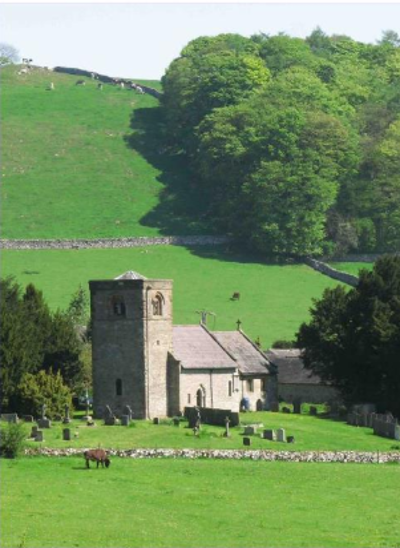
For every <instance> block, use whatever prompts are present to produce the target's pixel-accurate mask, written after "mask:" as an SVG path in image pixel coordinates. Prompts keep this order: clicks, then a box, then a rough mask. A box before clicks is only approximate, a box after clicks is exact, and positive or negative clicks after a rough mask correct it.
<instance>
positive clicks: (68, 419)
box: [63, 403, 71, 424]
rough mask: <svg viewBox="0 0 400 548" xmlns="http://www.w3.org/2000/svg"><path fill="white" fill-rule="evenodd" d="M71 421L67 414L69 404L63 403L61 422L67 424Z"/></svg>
mask: <svg viewBox="0 0 400 548" xmlns="http://www.w3.org/2000/svg"><path fill="white" fill-rule="evenodd" d="M70 422H71V419H70V416H69V405H68V404H67V403H66V404H65V405H64V418H63V423H64V424H69V423H70Z"/></svg>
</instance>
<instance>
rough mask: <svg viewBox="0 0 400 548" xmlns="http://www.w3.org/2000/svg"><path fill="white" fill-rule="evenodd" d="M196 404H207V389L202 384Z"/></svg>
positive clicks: (201, 405) (200, 405) (203, 405)
mask: <svg viewBox="0 0 400 548" xmlns="http://www.w3.org/2000/svg"><path fill="white" fill-rule="evenodd" d="M196 405H197V407H205V406H206V391H205V390H204V387H203V386H200V388H199V389H198V390H197V392H196Z"/></svg>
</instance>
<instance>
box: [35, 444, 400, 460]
mask: <svg viewBox="0 0 400 548" xmlns="http://www.w3.org/2000/svg"><path fill="white" fill-rule="evenodd" d="M88 450H89V448H82V449H73V448H72V449H50V448H47V447H42V448H37V449H36V448H35V449H25V455H29V456H35V455H38V456H39V455H42V456H46V457H71V456H73V457H75V456H82V457H83V453H84V451H88ZM107 453H108V454H109V456H111V457H123V458H131V459H159V458H172V459H176V458H182V459H191V460H193V459H222V460H255V461H266V462H272V461H285V462H326V463H328V462H337V463H358V464H386V463H388V462H396V463H399V464H400V451H388V452H384V453H382V452H380V451H376V452H373V453H371V452H360V451H269V450H265V451H264V450H243V449H109V450H107Z"/></svg>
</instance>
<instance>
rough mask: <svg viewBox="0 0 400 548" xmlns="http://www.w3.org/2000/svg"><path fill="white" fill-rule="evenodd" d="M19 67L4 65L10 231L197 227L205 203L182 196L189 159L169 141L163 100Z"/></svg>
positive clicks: (107, 232) (68, 233) (65, 234)
mask: <svg viewBox="0 0 400 548" xmlns="http://www.w3.org/2000/svg"><path fill="white" fill-rule="evenodd" d="M17 72H18V67H16V66H10V67H6V68H5V69H3V70H2V71H1V87H2V109H1V111H2V112H1V116H2V119H1V122H2V124H1V125H2V171H1V172H2V178H3V186H2V196H1V197H2V237H3V238H72V237H87V238H95V237H101V236H109V237H119V236H144V235H149V236H152V235H153V236H154V235H157V234H159V233H162V232H164V233H170V234H183V233H198V232H199V230H200V228H199V226H198V223H197V222H196V213H197V207H198V203H199V201H198V200H193V199H191V197H189V195H188V194H187V192H186V193H184V194H183V198H179V197H177V194H178V189H179V188H186V187H187V182H188V177H187V172H186V168H185V165H184V164H183V163H182V162H181V161H179V160H178V159H173V160H171V159H169V158H166V157H165V156H164V155H163V154H164V153H163V150H162V149H161V142H160V109H159V108H158V101H157V99H155V98H153V97H151V96H149V95H140V94H137V93H136V92H134V91H132V90H127V89H125V90H122V89H120V88H117V87H115V86H111V85H108V84H105V85H104V89H103V90H102V91H99V90H98V89H97V83H96V82H95V81H92V80H90V79H85V78H83V79H84V80H86V82H87V83H86V85H85V86H76V85H75V83H76V81H77V77H76V76H71V75H66V74H59V73H52V72H45V71H44V70H42V69H35V70H33V71H32V72H31V73H30V74H28V75H20V76H18V75H17ZM79 79H81V77H79ZM50 82H53V83H54V86H55V89H54V91H48V90H47V87H48V85H49V83H50ZM146 83H147V84H152V82H146ZM179 196H182V193H179ZM200 231H201V230H200Z"/></svg>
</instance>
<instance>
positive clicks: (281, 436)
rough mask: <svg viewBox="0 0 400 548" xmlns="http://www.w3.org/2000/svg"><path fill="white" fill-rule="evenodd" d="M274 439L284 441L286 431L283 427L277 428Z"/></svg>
mask: <svg viewBox="0 0 400 548" xmlns="http://www.w3.org/2000/svg"><path fill="white" fill-rule="evenodd" d="M276 439H277V441H284V442H286V432H285V429H284V428H278V430H277V431H276Z"/></svg>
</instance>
